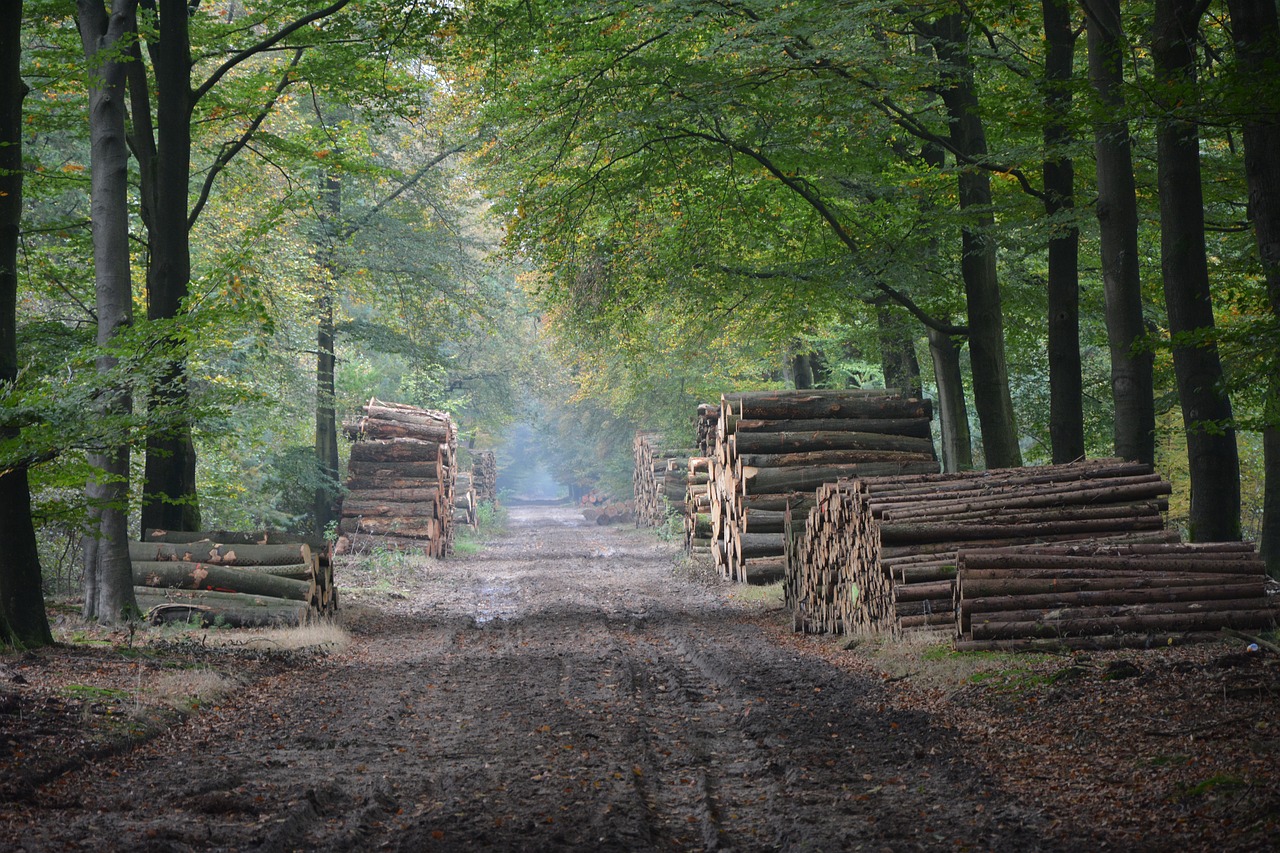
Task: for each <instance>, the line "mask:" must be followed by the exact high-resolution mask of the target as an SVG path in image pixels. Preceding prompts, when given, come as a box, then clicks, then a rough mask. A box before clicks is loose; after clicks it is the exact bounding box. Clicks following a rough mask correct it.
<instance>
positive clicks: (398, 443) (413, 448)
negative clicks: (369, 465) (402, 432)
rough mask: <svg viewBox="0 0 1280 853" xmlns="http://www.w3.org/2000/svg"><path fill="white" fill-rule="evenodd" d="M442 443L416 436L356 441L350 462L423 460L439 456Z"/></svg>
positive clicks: (352, 446)
mask: <svg viewBox="0 0 1280 853" xmlns="http://www.w3.org/2000/svg"><path fill="white" fill-rule="evenodd" d="M441 447H443V445H442V444H439V443H437V442H429V441H420V440H418V439H416V438H393V439H389V440H387V441H358V442H356V443H355V444H353V445H351V461H352V462H377V463H384V462H424V461H429V460H432V459H436V458H438V457H439V456H440V453H441V450H440V448H441Z"/></svg>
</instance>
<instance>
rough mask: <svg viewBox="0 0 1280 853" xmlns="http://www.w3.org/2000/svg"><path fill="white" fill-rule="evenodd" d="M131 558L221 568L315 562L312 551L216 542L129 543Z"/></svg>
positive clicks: (296, 545)
mask: <svg viewBox="0 0 1280 853" xmlns="http://www.w3.org/2000/svg"><path fill="white" fill-rule="evenodd" d="M129 559H131V560H139V561H172V560H177V561H186V562H195V563H211V564H214V565H219V566H271V565H276V566H284V565H293V564H296V563H304V564H310V563H311V562H312V559H313V558H312V554H311V548H309V547H308V546H306V545H303V544H300V543H295V544H291V545H224V544H219V543H214V542H189V543H183V544H177V543H174V544H170V543H167V542H130V543H129Z"/></svg>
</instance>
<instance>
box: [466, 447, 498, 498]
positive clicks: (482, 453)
mask: <svg viewBox="0 0 1280 853" xmlns="http://www.w3.org/2000/svg"><path fill="white" fill-rule="evenodd" d="M471 487H472V488H473V489H475V493H476V502H477V503H487V504H496V503H497V502H498V455H497V454H496V453H494V452H493V451H492V450H478V451H476V452H475V453H474V455H473V462H472V465H471Z"/></svg>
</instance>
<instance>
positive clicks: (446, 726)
mask: <svg viewBox="0 0 1280 853" xmlns="http://www.w3.org/2000/svg"><path fill="white" fill-rule="evenodd" d="M339 578H340V579H341V583H342V586H343V588H344V605H343V610H342V611H341V618H340V620H339V624H340V625H341V626H342V627H343V628H344V629H345V630H346V631H347V632H349V637H348V638H346V639H342V638H341V637H330V638H329V642H331V643H332V644H331V645H329V646H327V647H326V646H324V645H323V644H322V645H321V647H320V648H319V649H317V648H314V647H313V648H310V649H307V648H303V649H299V650H294V651H289V650H280V649H277V650H275V651H273V650H272V649H271V648H270V647H269V646H267V647H264V646H258V647H257V648H256V650H255V649H254V648H253V647H250V646H246V645H245V643H244V641H243V640H241V641H237V640H236V639H235V636H230V637H226V638H225V639H224V638H222V637H220V636H219V635H238V634H243V633H244V632H240V631H230V630H227V629H221V630H219V629H206V630H205V631H203V632H196V633H187V634H178V633H171V634H169V635H164V634H161V635H159V636H155V635H150V636H148V635H145V634H139V635H138V637H137V638H136V642H135V643H133V644H132V645H131V644H130V640H131V639H135V638H130V637H127V636H124V635H123V634H122V635H118V636H115V637H103V640H104V642H101V643H99V644H93V645H83V644H78V645H75V646H61V647H56V648H51V649H46V650H41V651H38V652H33V653H31V654H28V655H25V656H23V655H18V656H6V658H5V660H4V668H3V675H2V676H0V689H3V700H2V702H3V709H2V712H0V752H2V756H3V757H2V759H0V766H2V767H3V771H4V772H3V779H4V782H3V786H4V787H3V794H2V796H3V802H2V803H0V846H3V847H4V848H5V849H9V850H15V851H17V850H24V851H43V850H67V849H95V850H102V849H119V850H155V851H159V850H169V851H176V850H206V849H217V850H230V849H236V850H260V851H284V850H376V849H390V850H405V851H409V850H434V849H439V850H495V851H497V850H584V851H585V850H713V849H725V850H728V849H733V850H743V851H750V850H818V849H827V850H860V849H865V850H904V849H934V850H944V849H976V850H1011V851H1012V850H1019V851H1021V850H1085V849H1088V850H1102V849H1123V850H1169V849H1180V850H1205V851H1209V850H1268V849H1273V845H1274V840H1275V837H1276V836H1275V833H1276V832H1277V831H1280V825H1278V824H1277V821H1278V820H1280V799H1278V797H1280V775H1278V774H1280V761H1278V760H1277V758H1278V756H1277V752H1276V750H1277V748H1278V745H1280V737H1278V734H1280V704H1278V703H1276V702H1275V701H1274V697H1275V695H1276V691H1278V690H1280V657H1277V655H1275V654H1274V653H1269V652H1265V651H1264V652H1261V653H1248V652H1245V651H1244V650H1243V649H1244V645H1245V644H1244V643H1242V642H1240V641H1234V640H1230V639H1226V640H1224V641H1223V642H1220V643H1216V644H1211V645H1199V646H1188V647H1177V648H1166V649H1159V648H1157V649H1150V650H1145V651H1142V650H1138V651H1133V650H1131V651H1114V652H1094V653H1076V654H1070V655H1029V656H1028V655H1023V656H1015V655H984V654H966V655H956V654H954V653H951V652H950V651H949V650H948V649H947V645H946V643H945V641H939V640H931V641H923V640H916V641H913V642H911V643H909V644H906V645H905V646H904V645H902V644H888V645H881V644H880V643H878V642H875V641H868V642H866V643H864V644H862V645H858V646H856V647H854V648H852V649H848V648H844V646H845V643H844V641H843V640H838V639H832V638H824V637H814V636H806V635H798V634H793V633H792V632H791V626H790V623H789V619H787V618H786V617H785V616H784V613H783V609H782V606H781V600H780V593H779V592H778V591H777V588H776V587H773V588H768V587H763V588H758V587H743V586H733V585H728V584H725V583H723V582H721V581H719V580H718V579H717V577H716V575H715V574H714V572H710V571H708V570H707V567H704V568H703V569H701V570H699V569H697V568H694V567H691V566H690V564H689V563H687V562H686V561H684V560H682V559H681V558H680V556H679V550H678V548H677V547H676V546H675V545H673V544H672V543H670V542H664V541H662V540H660V539H658V538H657V537H655V536H654V535H653V534H652V533H650V532H648V531H637V530H635V529H631V528H619V527H600V526H597V525H594V524H590V525H589V524H587V523H585V522H584V521H583V520H582V517H581V514H580V513H578V512H576V511H575V510H574V509H573V508H570V507H527V508H515V509H513V510H512V513H511V521H510V527H509V530H508V531H507V532H506V533H505V534H503V535H502V536H500V537H498V538H496V539H495V540H493V541H491V542H486V543H485V544H484V545H483V547H482V548H481V549H480V550H478V551H476V552H475V553H471V554H465V555H460V556H458V557H457V558H455V559H450V560H446V561H436V560H431V559H422V558H416V559H413V558H410V559H403V560H398V559H394V558H391V557H389V556H387V555H382V556H381V557H378V558H366V559H365V560H364V561H362V562H352V563H349V564H345V565H344V566H342V567H340V569H339ZM752 590H754V591H755V592H756V593H757V594H754V595H752V594H750V591H752ZM153 630H154V629H153ZM181 672H188V673H205V674H206V675H207V676H210V677H212V676H215V675H216V676H219V677H221V678H222V679H225V680H226V681H227V682H228V683H227V684H226V685H224V687H223V689H222V691H221V692H220V693H215V694H214V695H213V696H212V697H211V698H208V699H206V700H202V701H200V702H199V707H197V708H192V707H185V708H184V709H183V713H182V714H181V715H179V714H177V713H175V712H172V711H169V712H168V713H167V715H161V714H160V713H159V712H157V711H156V710H155V707H154V706H153V704H152V703H155V702H157V701H160V700H159V699H158V697H157V695H156V686H157V683H158V681H159V680H160V679H161V678H162V676H164V675H166V674H168V675H172V674H174V673H181ZM188 689H190V690H191V691H192V695H196V694H198V693H199V690H200V688H199V687H198V686H196V685H194V684H189V685H188ZM206 689H207V688H206ZM188 701H191V700H190V698H189V697H188ZM148 726H149V727H151V728H149V729H148V730H147V734H146V735H145V736H142V735H131V734H130V732H132V731H135V729H134V727H143V728H145V727H148Z"/></svg>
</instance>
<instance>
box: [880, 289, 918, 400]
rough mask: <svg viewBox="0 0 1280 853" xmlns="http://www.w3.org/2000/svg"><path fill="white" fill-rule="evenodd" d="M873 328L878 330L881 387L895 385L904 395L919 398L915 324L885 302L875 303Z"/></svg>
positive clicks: (893, 386) (892, 386)
mask: <svg viewBox="0 0 1280 853" xmlns="http://www.w3.org/2000/svg"><path fill="white" fill-rule="evenodd" d="M876 327H877V329H878V330H879V333H880V369H881V370H882V371H883V372H884V387H886V388H898V389H900V390H901V391H902V393H903V394H904V395H905V396H907V397H921V396H923V395H922V386H921V383H920V361H919V359H917V358H916V346H915V338H914V336H913V335H912V329H914V328H915V323H914V322H912V321H911V320H909V319H908V318H907V317H906V315H905V314H902V313H901V312H900V311H896V310H894V309H893V308H891V307H890V306H889V305H888V304H887V303H886V302H880V303H877V305H876Z"/></svg>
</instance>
